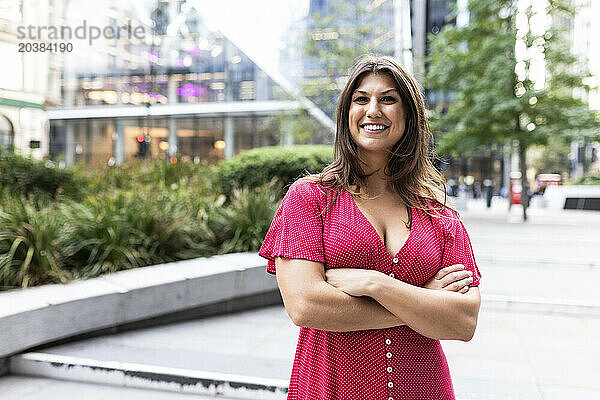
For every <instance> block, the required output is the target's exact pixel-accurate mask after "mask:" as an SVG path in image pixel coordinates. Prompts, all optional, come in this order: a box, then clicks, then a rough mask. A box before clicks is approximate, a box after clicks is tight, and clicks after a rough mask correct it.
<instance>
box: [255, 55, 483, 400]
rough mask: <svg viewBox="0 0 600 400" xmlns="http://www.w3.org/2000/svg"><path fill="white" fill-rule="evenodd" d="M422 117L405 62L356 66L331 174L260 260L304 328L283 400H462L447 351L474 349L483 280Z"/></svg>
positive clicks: (290, 214) (341, 105) (307, 194)
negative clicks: (448, 199) (470, 345)
mask: <svg viewBox="0 0 600 400" xmlns="http://www.w3.org/2000/svg"><path fill="white" fill-rule="evenodd" d="M425 111H426V110H425V105H424V102H423V98H422V95H421V92H420V90H419V87H418V84H417V82H416V80H415V79H414V78H413V77H412V76H411V75H410V74H409V73H408V72H406V70H404V69H403V68H402V67H401V66H400V65H399V64H398V62H397V61H395V60H394V59H393V58H391V57H375V56H365V57H362V58H361V59H359V60H358V61H357V63H356V64H355V65H354V67H353V68H352V70H351V72H350V76H349V79H348V82H347V83H346V86H345V88H344V89H343V91H342V93H341V95H340V98H339V102H338V108H337V113H338V114H337V121H338V122H337V133H336V138H335V151H334V161H333V163H331V164H330V165H329V166H327V167H326V168H325V169H324V170H323V171H322V172H321V173H320V174H319V175H312V176H307V177H305V178H303V179H300V180H298V181H296V182H294V183H293V184H292V185H291V187H290V188H289V190H288V191H287V193H286V195H285V197H284V199H283V201H282V202H281V205H280V207H279V209H278V210H277V213H276V214H275V217H274V219H273V222H272V224H271V227H270V229H269V231H268V233H267V236H266V238H265V241H264V243H263V245H262V247H261V249H260V252H259V254H260V255H261V256H263V257H265V258H267V259H268V266H267V271H268V272H269V273H271V274H276V275H277V282H278V284H279V288H280V291H281V294H282V297H283V301H284V305H285V308H286V310H287V312H288V314H289V315H290V317H291V318H292V320H293V321H294V323H295V324H296V325H298V326H300V327H301V328H300V336H299V340H298V346H297V350H296V356H295V360H294V365H293V368H292V376H291V380H290V386H289V392H288V399H340V400H342V399H343V400H366V399H369V400H371V399H398V400H399V399H421V400H423V399H432V400H433V399H436V400H439V399H454V392H453V386H452V380H451V378H450V373H449V369H448V365H447V362H446V358H445V356H444V352H443V350H442V347H441V345H440V342H439V340H441V339H454V340H463V341H468V340H470V339H471V337H472V336H473V334H474V331H475V327H476V324H477V316H478V312H479V306H480V302H481V298H480V294H479V288H478V287H477V286H478V285H479V280H480V274H479V271H478V269H477V266H476V263H475V260H474V257H473V252H472V249H471V244H470V240H469V236H468V234H467V232H466V231H465V228H464V226H463V224H462V223H461V222H460V220H459V218H458V214H457V213H456V212H455V211H454V210H452V209H450V208H448V207H447V206H445V193H444V182H443V177H442V176H441V175H440V174H439V173H438V172H437V171H436V170H435V168H434V167H433V165H432V163H431V159H430V157H429V154H430V148H429V146H430V143H432V142H433V140H432V139H433V138H432V133H431V130H430V128H429V123H428V121H427V117H426V112H425Z"/></svg>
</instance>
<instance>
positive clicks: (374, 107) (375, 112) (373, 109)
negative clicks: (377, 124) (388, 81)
mask: <svg viewBox="0 0 600 400" xmlns="http://www.w3.org/2000/svg"><path fill="white" fill-rule="evenodd" d="M380 116H381V110H380V109H379V103H378V102H377V99H371V101H370V102H369V104H368V105H367V117H380Z"/></svg>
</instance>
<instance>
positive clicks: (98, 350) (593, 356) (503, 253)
mask: <svg viewBox="0 0 600 400" xmlns="http://www.w3.org/2000/svg"><path fill="white" fill-rule="evenodd" d="M503 206H504V205H503V204H501V203H496V204H495V205H494V208H492V209H491V210H488V209H485V207H484V206H483V204H482V203H481V202H472V203H470V204H469V210H468V211H463V212H462V218H463V221H464V223H465V226H466V227H467V229H468V231H469V233H470V236H471V239H472V242H473V248H474V251H475V255H476V258H477V259H478V262H479V267H480V269H481V272H482V274H483V279H482V284H481V291H482V295H483V299H484V302H483V305H482V310H481V313H480V319H479V324H478V328H477V332H476V334H475V337H474V338H473V340H472V341H470V342H469V343H463V342H459V341H444V342H443V347H444V349H445V351H446V355H447V358H448V361H449V364H450V369H451V372H452V376H453V380H454V384H455V390H456V394H457V396H458V398H459V399H464V400H466V399H473V400H474V399H502V400H506V399H518V400H525V399H533V400H538V399H539V400H558V399H561V400H563V399H566V400H569V399H577V400H580V399H581V400H586V399H598V398H600V381H598V378H597V377H598V376H600V366H599V365H598V363H597V362H596V360H598V359H600V316H599V315H598V314H597V313H594V312H593V311H594V310H596V309H597V308H598V304H600V291H598V290H597V287H598V285H599V284H600V265H599V261H598V255H599V251H598V250H597V249H599V248H600V213H594V212H581V211H565V212H560V213H555V212H552V213H551V212H548V211H547V210H532V211H531V212H530V220H529V222H528V223H527V224H522V223H520V222H519V219H520V214H519V210H518V208H516V207H515V208H513V210H512V211H511V213H509V214H507V213H506V211H505V209H504V208H503ZM270 279H274V277H271V278H270ZM486 297H487V298H488V300H486ZM489 298H492V299H493V298H495V300H494V301H489ZM502 299H504V300H502ZM515 304H516V306H515ZM569 304H570V305H574V307H572V308H565V307H564V306H565V305H569ZM552 305H554V306H552ZM297 333H298V328H297V327H295V326H294V325H293V324H292V323H291V321H290V320H289V318H288V316H287V314H286V313H285V310H284V309H283V308H282V307H281V306H272V307H265V308H260V309H255V310H249V311H244V312H239V313H233V314H227V315H220V316H216V317H211V318H203V319H196V320H190V321H185V322H179V323H174V324H169V325H164V326H156V327H150V328H145V329H141V330H137V331H130V332H123V333H119V334H116V335H107V336H102V337H96V338H92V339H86V340H83V341H78V342H74V343H69V344H64V345H61V346H54V347H51V348H47V349H43V350H37V351H38V352H43V353H45V354H47V355H48V356H52V355H62V356H74V357H83V358H89V359H93V360H100V361H107V362H108V361H113V362H128V363H140V364H144V365H150V366H161V367H165V368H180V369H184V370H190V371H207V372H217V373H227V374H239V375H244V376H254V377H259V378H261V377H262V378H269V379H282V380H287V379H288V378H289V374H290V371H291V363H292V359H293V355H294V351H295V346H296V339H297ZM26 379H29V378H26ZM18 382H20V383H18ZM27 382H28V381H27V380H25V381H18V380H17V381H15V377H13V376H7V377H2V378H0V399H5V398H14V397H6V396H7V395H5V393H6V392H5V390H3V389H4V388H7V387H8V388H12V389H11V390H22V391H25V390H26V388H27V387H28V386H29V385H30V384H29V383H27ZM32 384H33V383H32ZM11 385H12V386H11ZM64 390H65V396H68V395H70V394H69V393H71V392H70V390H71V389H68V388H65V389H64ZM98 390H107V389H105V388H102V389H98ZM127 390H129V389H127ZM23 393H24V392H23ZM3 396H4V397H3ZM38 398H44V399H46V398H47V397H46V396H42V394H41V392H40V391H38V392H31V393H30V394H27V395H26V394H23V395H20V397H19V399H23V400H32V399H38ZM61 398H68V397H64V396H63V397H61ZM165 398H167V397H165ZM260 398H261V397H256V399H260Z"/></svg>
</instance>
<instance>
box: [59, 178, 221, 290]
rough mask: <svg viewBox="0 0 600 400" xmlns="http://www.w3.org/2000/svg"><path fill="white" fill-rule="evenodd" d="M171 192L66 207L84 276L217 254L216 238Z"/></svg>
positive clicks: (72, 255)
mask: <svg viewBox="0 0 600 400" xmlns="http://www.w3.org/2000/svg"><path fill="white" fill-rule="evenodd" d="M187 206H189V203H182V202H179V199H178V197H177V194H176V193H173V192H172V191H170V190H168V189H167V188H160V189H159V190H156V189H154V188H150V187H148V188H139V189H138V191H136V192H127V191H118V192H114V193H103V194H100V195H98V196H95V197H90V198H88V199H86V201H84V202H83V203H81V204H78V203H75V202H72V203H71V204H69V206H68V207H65V209H64V213H65V215H66V216H67V231H66V233H65V242H66V243H67V244H66V245H65V248H66V249H67V254H68V256H69V262H70V263H71V265H72V266H73V267H74V269H75V270H76V271H77V272H76V274H77V276H78V277H86V278H88V277H93V276H97V275H99V274H101V273H106V272H114V271H118V270H121V269H128V268H134V267H141V266H146V265H152V264H160V263H164V262H169V261H176V260H181V259H188V258H193V257H200V256H207V255H211V254H214V252H215V250H214V248H212V247H211V246H210V244H208V243H210V238H211V234H210V232H208V228H207V227H206V226H204V225H203V224H202V221H200V220H198V219H197V218H195V216H194V215H193V214H192V212H190V209H189V208H188V207H187ZM192 211H193V210H192Z"/></svg>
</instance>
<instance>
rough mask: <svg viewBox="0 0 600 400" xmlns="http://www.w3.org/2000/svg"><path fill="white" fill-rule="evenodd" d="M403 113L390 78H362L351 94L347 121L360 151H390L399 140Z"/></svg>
mask: <svg viewBox="0 0 600 400" xmlns="http://www.w3.org/2000/svg"><path fill="white" fill-rule="evenodd" d="M405 119H406V117H405V112H404V106H403V104H402V99H401V97H400V93H399V92H398V89H397V86H396V82H395V81H394V79H393V78H392V77H391V76H389V75H387V74H385V73H381V74H367V75H365V76H363V77H362V78H361V79H360V81H359V82H358V85H357V86H356V90H355V91H354V93H352V99H351V103H350V110H349V115H348V121H349V125H350V134H351V136H352V139H353V140H354V142H355V143H356V145H357V147H358V150H359V151H360V152H365V151H368V152H381V151H385V150H388V151H391V150H392V148H393V147H394V145H395V144H396V143H397V142H398V140H400V139H401V138H402V135H403V134H404V128H405Z"/></svg>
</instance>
